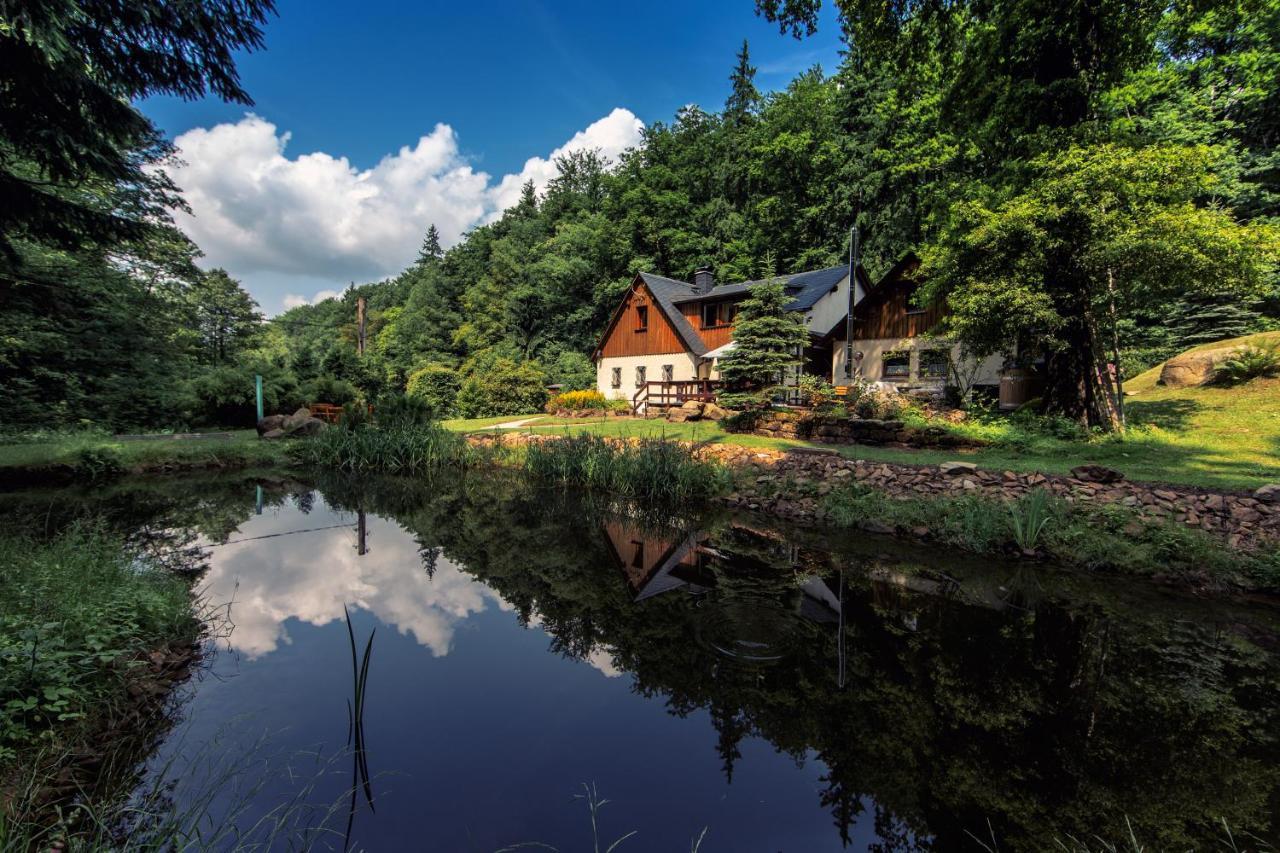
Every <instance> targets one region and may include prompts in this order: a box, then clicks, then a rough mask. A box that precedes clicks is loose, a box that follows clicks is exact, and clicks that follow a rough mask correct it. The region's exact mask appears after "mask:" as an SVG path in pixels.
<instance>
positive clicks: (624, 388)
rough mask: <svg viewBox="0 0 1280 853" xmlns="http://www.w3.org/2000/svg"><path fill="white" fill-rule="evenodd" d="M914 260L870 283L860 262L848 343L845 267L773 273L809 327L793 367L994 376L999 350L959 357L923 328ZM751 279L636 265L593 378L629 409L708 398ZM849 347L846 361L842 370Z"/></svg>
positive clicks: (878, 376) (927, 322) (927, 320)
mask: <svg viewBox="0 0 1280 853" xmlns="http://www.w3.org/2000/svg"><path fill="white" fill-rule="evenodd" d="M918 267H919V262H918V261H917V260H916V259H915V258H914V257H913V256H908V257H907V258H904V259H903V260H902V261H901V262H900V263H898V264H897V265H896V266H895V267H894V268H893V269H891V270H889V272H888V273H886V274H885V275H884V276H883V277H882V278H881V279H880V281H878V282H875V283H872V282H871V280H870V278H869V277H868V276H867V273H866V271H865V270H864V269H863V268H862V267H861V266H859V267H858V270H857V275H856V281H854V282H853V288H854V291H853V306H854V308H853V346H852V347H851V348H850V347H849V346H848V345H847V344H846V340H847V328H848V326H849V322H848V317H849V305H850V299H849V287H850V276H849V266H848V265H847V264H846V265H843V266H835V267H828V268H826V269H820V270H812V271H809V272H801V273H793V274H791V275H784V276H779V277H778V278H779V279H781V281H782V282H783V284H784V287H785V288H786V291H787V294H788V295H789V296H790V297H791V302H790V303H789V304H788V306H787V307H788V310H791V311H795V312H797V313H799V314H801V315H802V316H803V317H804V323H805V327H806V328H807V329H808V330H809V341H810V342H809V346H807V347H806V348H805V351H804V353H803V354H802V362H803V363H802V366H801V368H800V371H802V372H804V373H809V374H812V375H815V376H820V377H822V378H824V379H826V380H828V381H830V382H831V383H832V384H834V385H837V386H838V385H844V384H847V381H848V379H849V378H850V377H861V378H863V379H866V380H868V381H874V382H887V383H891V384H894V385H898V386H901V387H903V388H904V389H914V388H925V389H936V390H941V388H942V387H943V386H944V385H945V384H946V383H947V382H948V373H949V368H950V365H951V364H953V363H955V364H956V365H957V366H958V367H962V368H963V372H972V373H973V376H974V381H973V384H975V385H997V384H999V370H1000V365H1001V360H1000V358H999V357H992V358H989V359H986V360H985V361H983V362H981V363H977V362H973V361H968V362H965V361H961V352H960V348H959V347H958V346H957V345H955V344H953V343H951V342H949V341H947V340H944V339H940V338H937V337H932V336H930V335H929V333H930V332H931V331H933V329H934V328H935V327H936V326H937V324H938V322H939V321H940V320H941V319H942V316H943V308H942V306H938V305H931V306H927V307H924V308H918V307H916V306H914V305H913V304H912V302H911V298H912V296H913V294H914V291H915V289H916V287H917V282H916V281H915V280H914V279H913V277H912V276H913V275H914V273H915V271H916V270H917V268H918ZM759 283H760V282H758V281H746V282H740V283H737V284H723V285H717V284H716V283H715V280H714V279H713V277H712V275H711V272H710V271H709V270H706V269H700V270H698V271H697V272H696V273H694V277H693V281H692V282H685V281H678V280H676V279H671V278H664V277H663V276H659V275H653V274H651V273H640V274H638V275H637V276H636V277H635V279H634V280H633V281H632V283H631V286H630V287H629V288H627V291H626V293H624V294H623V296H622V299H621V300H620V301H619V304H618V307H617V309H616V310H615V311H614V313H613V316H612V317H611V318H610V321H609V324H608V326H607V327H606V328H605V332H604V334H603V335H602V336H601V338H600V342H599V344H598V346H597V347H596V351H595V355H594V360H595V362H596V387H597V388H598V389H599V391H600V392H601V393H602V394H604V395H605V396H606V397H608V398H611V399H625V400H629V401H631V402H632V404H633V407H634V408H635V409H636V411H644V410H646V409H647V408H648V407H650V406H661V405H672V404H676V403H679V402H682V401H683V400H687V399H710V398H711V397H713V396H714V393H715V388H716V382H717V381H718V380H719V378H720V377H719V372H718V370H717V364H718V362H719V359H720V358H721V357H722V356H723V355H724V354H725V353H726V352H727V351H728V350H729V349H731V348H732V346H733V328H734V322H735V320H736V317H737V308H738V303H740V302H741V301H742V300H743V299H745V298H746V296H747V295H748V294H749V293H750V291H751V288H752V287H754V286H756V285H757V284H759ZM850 350H852V353H853V369H852V371H850V372H848V373H846V369H845V362H846V353H848V352H849V351H850ZM798 372H799V371H798Z"/></svg>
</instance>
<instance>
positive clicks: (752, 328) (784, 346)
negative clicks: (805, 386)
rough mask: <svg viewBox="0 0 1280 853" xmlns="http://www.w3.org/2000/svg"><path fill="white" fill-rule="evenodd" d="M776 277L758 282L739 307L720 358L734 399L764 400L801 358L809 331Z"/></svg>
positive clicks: (770, 395) (734, 400) (722, 372)
mask: <svg viewBox="0 0 1280 853" xmlns="http://www.w3.org/2000/svg"><path fill="white" fill-rule="evenodd" d="M790 301H791V297H790V296H788V295H787V292H786V289H785V287H784V285H783V283H782V281H781V280H780V279H773V280H770V281H765V282H761V283H759V284H757V285H755V286H754V287H752V288H751V295H750V296H748V297H747V298H746V299H744V300H743V301H742V303H741V304H739V306H738V318H737V323H736V325H735V326H734V329H733V342H734V346H733V349H731V350H730V351H729V352H727V353H726V354H725V356H724V358H722V359H721V360H720V378H721V379H723V380H724V381H725V382H726V383H727V384H728V385H729V387H730V388H731V389H732V391H733V392H737V393H736V394H735V393H731V394H730V395H729V397H730V400H731V401H732V402H734V403H767V402H768V401H769V399H770V398H771V397H772V396H773V393H774V391H775V390H776V389H777V387H778V386H779V385H781V383H782V381H783V379H784V378H785V376H786V372H787V371H788V370H789V369H791V368H794V367H795V366H796V365H798V364H800V363H801V355H800V353H801V352H803V350H804V347H805V345H806V344H808V343H809V333H808V331H806V330H805V327H804V320H803V319H802V318H801V317H800V315H799V314H797V313H794V312H791V311H788V310H787V303H789V302H790Z"/></svg>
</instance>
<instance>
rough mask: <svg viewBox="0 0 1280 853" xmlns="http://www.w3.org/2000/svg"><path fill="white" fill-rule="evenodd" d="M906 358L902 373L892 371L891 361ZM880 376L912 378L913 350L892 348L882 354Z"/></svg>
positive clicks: (884, 377) (883, 377)
mask: <svg viewBox="0 0 1280 853" xmlns="http://www.w3.org/2000/svg"><path fill="white" fill-rule="evenodd" d="M899 359H905V360H906V365H905V367H904V371H903V372H902V373H894V372H890V367H889V362H890V361H891V360H892V361H898V360H899ZM880 378H881V379H910V378H911V352H910V351H909V350H890V351H889V352H886V353H885V354H883V355H882V356H880Z"/></svg>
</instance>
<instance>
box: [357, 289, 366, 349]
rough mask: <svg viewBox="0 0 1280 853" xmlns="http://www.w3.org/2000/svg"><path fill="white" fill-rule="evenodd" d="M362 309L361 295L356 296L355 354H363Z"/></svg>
mask: <svg viewBox="0 0 1280 853" xmlns="http://www.w3.org/2000/svg"><path fill="white" fill-rule="evenodd" d="M364 309H365V301H364V297H363V296H357V297H356V354H357V355H364Z"/></svg>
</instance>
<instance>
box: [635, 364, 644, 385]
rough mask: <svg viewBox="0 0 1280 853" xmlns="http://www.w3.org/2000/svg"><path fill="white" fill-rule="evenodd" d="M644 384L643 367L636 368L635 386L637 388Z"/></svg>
mask: <svg viewBox="0 0 1280 853" xmlns="http://www.w3.org/2000/svg"><path fill="white" fill-rule="evenodd" d="M643 384H644V367H637V368H636V387H637V388H639V387H640V386H641V385H643Z"/></svg>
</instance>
